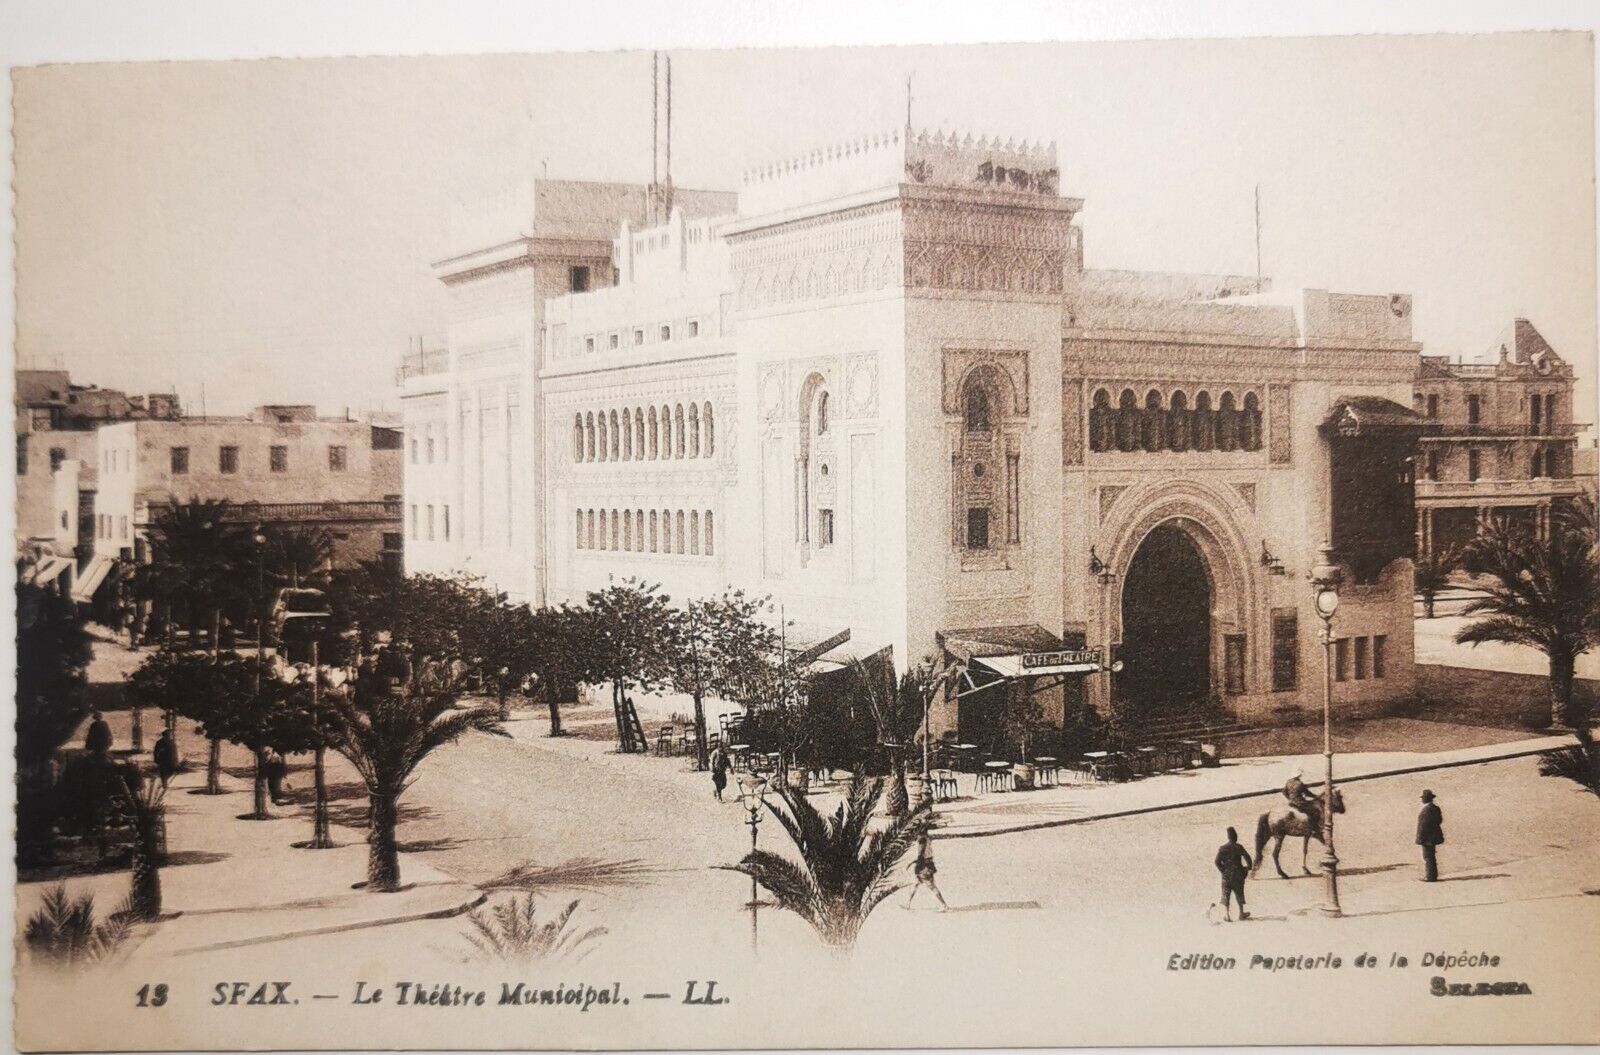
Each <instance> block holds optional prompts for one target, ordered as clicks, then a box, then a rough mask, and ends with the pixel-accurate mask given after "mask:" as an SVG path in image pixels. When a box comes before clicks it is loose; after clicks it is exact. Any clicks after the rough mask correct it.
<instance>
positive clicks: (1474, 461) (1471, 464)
mask: <svg viewBox="0 0 1600 1055" xmlns="http://www.w3.org/2000/svg"><path fill="white" fill-rule="evenodd" d="M1482 467H1483V466H1482V458H1481V456H1480V455H1479V453H1478V448H1476V447H1469V448H1468V449H1467V479H1468V480H1476V479H1477V478H1478V474H1479V472H1480V471H1481V469H1482Z"/></svg>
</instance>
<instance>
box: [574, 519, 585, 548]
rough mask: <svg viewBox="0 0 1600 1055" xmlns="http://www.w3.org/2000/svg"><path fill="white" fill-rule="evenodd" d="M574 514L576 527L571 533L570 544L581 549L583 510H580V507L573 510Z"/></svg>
mask: <svg viewBox="0 0 1600 1055" xmlns="http://www.w3.org/2000/svg"><path fill="white" fill-rule="evenodd" d="M574 514H575V519H576V520H577V529H576V531H575V532H574V534H573V538H572V544H573V546H575V547H577V548H578V549H582V548H583V510H581V509H578V510H574Z"/></svg>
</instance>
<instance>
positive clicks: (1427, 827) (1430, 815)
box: [1417, 791, 1444, 883]
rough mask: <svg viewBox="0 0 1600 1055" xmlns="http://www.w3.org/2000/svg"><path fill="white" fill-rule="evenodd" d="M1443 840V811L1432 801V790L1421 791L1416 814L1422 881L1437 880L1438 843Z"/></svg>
mask: <svg viewBox="0 0 1600 1055" xmlns="http://www.w3.org/2000/svg"><path fill="white" fill-rule="evenodd" d="M1442 842H1444V813H1443V811H1441V810H1440V809H1439V807H1438V806H1437V805H1435V804H1434V801H1433V792H1431V791H1424V792H1423V793H1422V811H1421V812H1420V813H1418V814H1417V845H1418V846H1420V847H1422V869H1423V876H1422V881H1423V882H1424V883H1435V882H1438V880H1439V859H1438V857H1437V853H1438V847H1439V844H1440V843H1442Z"/></svg>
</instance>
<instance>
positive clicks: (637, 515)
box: [633, 509, 644, 553]
mask: <svg viewBox="0 0 1600 1055" xmlns="http://www.w3.org/2000/svg"><path fill="white" fill-rule="evenodd" d="M633 548H634V549H635V550H637V551H638V552H640V553H643V552H644V510H642V509H635V510H634V511H633Z"/></svg>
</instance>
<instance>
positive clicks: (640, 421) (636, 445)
mask: <svg viewBox="0 0 1600 1055" xmlns="http://www.w3.org/2000/svg"><path fill="white" fill-rule="evenodd" d="M633 457H634V459H635V460H636V461H641V462H642V461H644V411H642V410H640V409H639V408H638V407H634V408H633Z"/></svg>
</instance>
